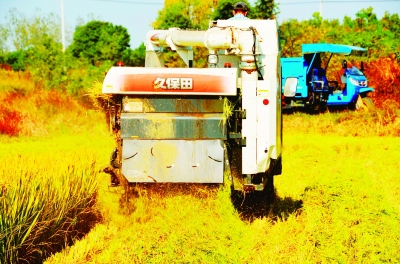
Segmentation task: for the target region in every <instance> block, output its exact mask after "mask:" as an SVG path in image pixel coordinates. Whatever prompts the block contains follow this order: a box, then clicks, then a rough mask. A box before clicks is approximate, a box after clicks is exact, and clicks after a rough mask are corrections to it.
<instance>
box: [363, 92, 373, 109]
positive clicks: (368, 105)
mask: <svg viewBox="0 0 400 264" xmlns="http://www.w3.org/2000/svg"><path fill="white" fill-rule="evenodd" d="M362 102H363V104H364V106H365V107H366V108H367V111H371V110H374V109H375V106H374V103H373V102H372V100H371V98H369V97H368V96H366V97H363V98H362Z"/></svg>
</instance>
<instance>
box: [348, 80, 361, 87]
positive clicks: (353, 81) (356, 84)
mask: <svg viewBox="0 0 400 264" xmlns="http://www.w3.org/2000/svg"><path fill="white" fill-rule="evenodd" d="M349 80H350V82H351V84H353V85H355V86H359V85H360V84H359V83H358V81H357V80H354V79H353V78H349Z"/></svg>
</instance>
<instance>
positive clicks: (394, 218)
mask: <svg viewBox="0 0 400 264" xmlns="http://www.w3.org/2000/svg"><path fill="white" fill-rule="evenodd" d="M346 115H353V114H351V113H350V114H347V113H345V114H344V115H343V114H342V115H340V114H334V113H331V114H324V115H321V116H314V117H310V116H309V115H306V114H293V115H286V116H285V117H284V125H285V126H284V127H285V128H284V129H285V130H284V159H283V162H284V163H283V169H284V170H283V174H282V175H281V176H277V177H275V187H276V199H275V202H274V203H273V204H272V205H268V204H265V203H264V204H263V203H261V204H260V203H259V202H258V201H257V202H254V201H253V200H251V199H250V198H249V196H248V197H247V198H246V199H247V200H245V201H244V202H243V201H242V202H243V203H242V202H240V203H233V202H232V201H231V197H230V190H229V188H227V186H203V185H196V186H193V185H176V186H171V185H166V186H160V185H158V186H157V185H156V186H147V187H143V186H138V187H136V188H132V189H131V190H129V195H127V190H126V189H124V188H123V187H117V188H111V187H108V184H109V179H108V178H106V179H103V180H102V181H101V183H100V185H99V191H98V208H99V210H100V212H101V215H102V217H103V220H102V222H100V223H98V224H97V225H96V226H95V227H94V228H93V229H92V230H91V231H90V232H89V233H88V234H87V236H85V237H84V238H83V239H81V240H77V241H76V242H75V243H74V245H73V246H71V247H67V248H66V249H65V250H63V251H62V252H60V253H57V254H54V255H52V256H51V257H50V258H48V259H47V260H46V261H45V263H327V262H334V263H384V262H385V263H386V262H389V263H398V262H400V248H399V247H398V244H399V242H400V241H399V240H400V206H399V204H400V187H399V186H400V179H399V172H400V165H399V162H398V161H399V158H400V138H399V137H396V136H390V135H386V136H379V133H378V132H377V130H375V129H376V128H377V127H376V124H374V122H371V123H369V121H367V122H365V120H369V119H373V118H374V117H373V116H372V117H371V116H368V115H366V116H361V117H363V118H365V120H363V119H361V121H360V120H357V119H356V118H355V117H357V116H352V119H353V126H350V125H349V124H350V123H348V125H347V131H354V129H356V128H357V127H358V128H361V129H360V131H363V132H362V133H361V132H359V133H358V134H357V135H355V134H354V133H355V132H354V133H347V134H343V132H344V129H346V128H345V126H341V125H340V124H341V123H343V122H344V121H343V119H341V118H343V117H346ZM356 115H357V114H356ZM338 120H339V121H338ZM346 120H348V119H346ZM315 123H319V126H316V125H315ZM336 123H337V124H339V125H338V127H337V128H334V129H331V130H330V131H329V129H328V128H329V127H328V126H327V124H336ZM306 124H308V127H313V126H315V127H316V128H318V129H316V130H314V131H310V130H306V129H304V127H306ZM370 125H371V126H372V127H370ZM327 127H328V128H327ZM362 129H363V130H362ZM383 129H386V128H385V127H381V129H380V131H383ZM391 133H393V132H391ZM105 177H107V176H105Z"/></svg>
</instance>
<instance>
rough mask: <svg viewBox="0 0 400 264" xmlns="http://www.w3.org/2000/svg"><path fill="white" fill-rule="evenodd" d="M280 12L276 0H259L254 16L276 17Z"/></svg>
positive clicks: (262, 17) (254, 9)
mask: <svg viewBox="0 0 400 264" xmlns="http://www.w3.org/2000/svg"><path fill="white" fill-rule="evenodd" d="M277 14H279V8H278V6H277V5H276V4H275V1H274V0H257V1H256V3H255V7H254V8H253V14H252V18H258V19H274V18H275V17H276V15H277Z"/></svg>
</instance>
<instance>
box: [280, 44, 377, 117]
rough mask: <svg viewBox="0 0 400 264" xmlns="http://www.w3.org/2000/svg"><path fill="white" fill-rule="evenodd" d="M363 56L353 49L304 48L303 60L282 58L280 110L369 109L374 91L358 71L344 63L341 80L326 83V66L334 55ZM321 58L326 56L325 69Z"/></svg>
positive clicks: (352, 47) (361, 49)
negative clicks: (301, 108) (297, 108)
mask: <svg viewBox="0 0 400 264" xmlns="http://www.w3.org/2000/svg"><path fill="white" fill-rule="evenodd" d="M366 52H367V50H366V49H364V48H361V47H356V46H348V45H340V44H326V43H318V44H303V45H302V54H303V56H302V57H292V58H281V67H282V87H283V100H282V104H283V108H284V109H290V108H293V107H305V108H308V109H309V110H311V111H324V110H326V109H327V108H328V107H346V108H350V109H354V110H357V109H361V108H362V109H372V108H373V107H374V105H373V102H372V100H371V98H370V95H371V93H372V92H373V91H374V89H373V88H371V87H368V81H367V78H366V77H365V75H364V74H363V73H362V71H361V70H359V69H358V68H357V67H355V66H351V67H348V65H347V62H346V60H343V61H342V72H341V74H340V80H328V79H327V70H328V66H329V62H330V60H331V58H332V56H333V55H334V54H341V55H362V53H366ZM321 55H327V56H325V57H326V58H327V62H326V63H324V67H322V66H323V65H322V64H323V63H322V56H321ZM361 65H362V64H361ZM361 68H362V67H361Z"/></svg>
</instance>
